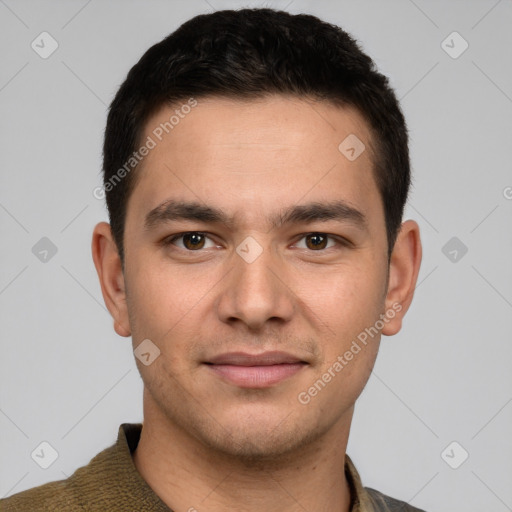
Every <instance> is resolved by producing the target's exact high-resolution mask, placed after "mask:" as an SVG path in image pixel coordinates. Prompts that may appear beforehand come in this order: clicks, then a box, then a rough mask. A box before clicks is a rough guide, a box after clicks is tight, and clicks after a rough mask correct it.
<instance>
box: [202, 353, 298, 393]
mask: <svg viewBox="0 0 512 512" xmlns="http://www.w3.org/2000/svg"><path fill="white" fill-rule="evenodd" d="M204 364H205V365H206V366H207V367H208V368H209V369H210V370H211V371H213V372H214V373H215V374H216V375H217V376H219V377H221V378H222V379H223V380H225V381H227V382H229V383H230V384H234V385H236V386H238V387H243V388H266V387H270V386H273V385H275V384H277V383H279V382H281V381H283V380H285V379H288V378H289V377H292V376H293V375H295V374H296V373H298V372H299V371H300V370H301V369H302V368H304V367H305V366H306V365H307V364H308V363H307V362H306V361H303V360H301V359H300V358H298V357H296V356H294V355H292V354H289V353H287V352H279V351H267V352H261V353H258V354H251V353H248V352H227V353H224V354H220V355H217V356H215V357H212V358H210V359H209V360H208V361H205V363H204Z"/></svg>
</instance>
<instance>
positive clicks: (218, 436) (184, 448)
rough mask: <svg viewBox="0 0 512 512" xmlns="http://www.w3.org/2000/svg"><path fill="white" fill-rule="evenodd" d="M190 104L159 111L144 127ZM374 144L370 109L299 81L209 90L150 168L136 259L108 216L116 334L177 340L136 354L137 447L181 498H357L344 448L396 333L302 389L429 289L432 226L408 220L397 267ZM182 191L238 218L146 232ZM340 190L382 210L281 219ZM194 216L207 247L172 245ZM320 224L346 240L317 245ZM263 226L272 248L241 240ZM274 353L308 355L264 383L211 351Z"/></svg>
mask: <svg viewBox="0 0 512 512" xmlns="http://www.w3.org/2000/svg"><path fill="white" fill-rule="evenodd" d="M175 108H176V107H175V106H173V107H172V108H171V107H164V108H162V109H161V110H160V111H159V112H157V113H156V114H155V115H154V116H153V118H151V119H150V120H149V121H148V123H147V125H146V133H145V135H144V138H143V140H145V138H146V137H147V135H151V132H152V130H153V129H154V127H156V126H158V124H159V123H161V122H165V121H166V120H168V119H169V117H170V116H171V115H172V114H173V112H174V110H175ZM349 134H356V135H357V137H358V138H359V139H360V140H361V141H363V142H364V144H365V146H366V150H365V151H364V152H363V153H362V154H361V155H360V156H359V157H358V158H357V159H356V160H354V161H349V160H348V159H347V158H346V157H345V156H344V155H343V154H342V153H341V152H340V151H339V149H338V146H339V144H340V142H341V141H343V140H344V139H345V137H347V136H348V135H349ZM371 146H372V141H371V136H370V132H369V129H368V126H367V124H366V122H365V121H364V120H363V118H362V117H361V116H360V115H359V114H358V112H356V111H355V110H353V109H349V108H341V107H335V106H333V105H331V104H329V103H326V102H313V101H309V100H307V99H305V98H300V99H299V98H292V97H284V96H272V97H267V98H265V99H262V100H251V101H236V100H232V99H225V98H208V99H201V100H200V101H199V102H198V106H196V107H195V108H194V109H193V110H192V111H191V112H190V113H189V114H187V116H185V117H184V118H183V119H181V120H180V122H179V124H178V125H176V126H175V127H174V129H173V130H172V132H170V133H169V134H168V135H166V136H165V137H164V139H163V140H162V141H161V142H159V143H158V145H157V146H156V147H155V148H154V149H152V150H151V151H150V153H149V155H148V156H147V157H146V158H145V159H144V162H143V165H142V167H141V168H139V169H137V172H140V176H139V177H140V179H139V180H138V182H137V185H136V187H135V189H134V192H133V195H132V196H131V197H130V199H129V203H128V209H127V217H126V227H125V238H124V244H125V245H124V247H125V257H126V259H125V269H124V273H123V271H122V270H121V262H120V260H119V256H118V252H117V250H116V247H115V244H114V241H113V238H112V235H111V231H110V226H109V224H107V223H105V222H101V223H99V224H98V225H97V226H96V227H95V230H94V234H93V240H92V252H93V259H94V263H95V266H96V269H97V272H98V276H99V279H100V283H101V289H102V293H103V297H104V300H105V303H106V305H107V307H108V309H109V311H110V313H111V314H112V317H113V319H114V328H115V331H116V332H117V333H118V334H119V335H120V336H126V337H128V336H132V341H133V348H136V347H137V346H138V345H139V344H140V343H141V342H142V340H144V339H150V340H151V342H152V343H154V344H155V345H156V346H157V347H158V348H159V350H160V356H159V357H157V358H156V359H155V360H154V361H153V362H152V363H151V364H150V365H148V366H146V365H144V364H142V363H141V361H139V359H136V363H137V366H138V369H139V371H140V374H141V377H142V379H143V382H144V426H143V430H142V434H141V439H140V442H139V445H138V447H137V449H136V451H135V453H134V456H133V459H134V463H135V466H136V467H137V469H138V471H139V472H140V473H141V475H142V477H143V478H144V479H145V480H146V481H147V482H148V483H149V485H150V486H151V487H152V488H153V490H154V491H155V492H156V493H157V494H158V495H159V496H160V498H161V499H162V500H163V501H164V502H165V503H166V504H167V505H168V506H169V507H170V508H172V509H173V510H175V511H188V510H194V509H196V510H198V511H201V510H208V511H209V512H216V511H225V510H231V509H234V510H239V511H247V512H249V511H256V510H257V511H260V510H267V511H277V510H279V511H280V512H286V511H291V510H293V511H295V510H342V511H348V510H349V502H350V492H349V488H348V484H347V481H346V479H345V475H344V461H345V450H346V446H347V442H348V436H349V431H350V424H351V420H352V416H353V412H354V404H355V401H356V399H357V398H358V396H359V395H360V393H361V391H362V390H363V388H364V386H365V384H366V382H367V380H368V378H369V376H370V373H371V370H372V368H373V365H374V362H375V358H376V356H377V352H378V348H379V343H380V333H379V335H377V336H375V337H373V338H370V339H369V342H368V344H367V345H366V346H364V347H363V348H362V350H361V351H360V352H358V353H357V355H354V357H353V359H352V360H351V361H349V362H348V363H347V364H346V366H344V367H343V369H342V371H339V372H337V373H335V377H333V378H332V379H331V380H330V382H329V383H328V384H327V385H326V386H325V387H324V388H323V389H321V391H319V392H318V393H317V394H316V396H314V397H312V398H311V400H310V402H309V403H308V404H303V403H300V401H299V400H298V398H297V397H298V395H299V393H300V392H303V391H307V390H308V389H309V388H310V387H311V386H312V385H313V384H314V383H315V382H316V381H317V380H318V379H319V378H321V377H322V375H323V374H324V373H325V372H326V371H328V369H329V367H332V365H333V363H334V362H335V361H336V360H337V358H338V356H340V355H343V354H344V353H345V352H346V351H347V350H349V348H350V346H351V343H352V342H353V340H355V339H357V335H358V334H359V333H361V332H363V331H364V330H365V328H369V327H370V326H374V325H375V323H376V321H377V320H378V319H379V315H381V314H385V313H386V311H388V310H391V309H395V315H394V318H392V319H389V320H388V321H387V322H386V323H385V325H384V326H383V327H382V329H381V333H382V334H384V335H387V336H390V335H393V334H395V333H397V332H398V331H399V330H400V328H401V325H402V319H403V316H404V315H405V313H406V311H407V309H408V307H409V305H410V303H411V300H412V297H413V292H414V288H415V285H416V280H417V276H418V272H419V267H420V262H421V243H420V236H419V228H418V225H417V224H416V222H414V221H412V220H408V221H406V222H404V223H403V224H402V227H401V230H400V233H399V236H398V239H397V242H396V244H395V246H394V249H393V252H392V255H391V259H390V262H389V266H388V257H387V239H386V230H385V219H384V210H383V203H382V198H381V196H380V194H379V191H378V189H377V185H376V182H375V179H374V175H373V172H372V151H371ZM170 198H174V199H180V200H186V201H196V202H199V203H201V204H206V205H209V206H213V207H217V208H220V209H221V210H222V211H224V212H225V213H227V214H228V215H232V216H233V225H231V226H225V225H223V224H218V223H212V222H204V221H200V222H198V221H191V220H177V221H172V222H167V223H162V224H161V225H158V226H155V227H154V229H153V230H145V229H144V218H145V216H146V214H147V213H148V212H149V211H150V210H152V209H153V208H155V207H156V206H158V205H159V204H160V203H162V202H163V201H165V200H167V199H170ZM334 200H343V201H345V202H346V203H347V204H349V205H351V206H352V207H353V208H355V209H357V210H359V211H360V212H361V213H362V214H363V215H364V217H365V219H366V221H365V225H364V226H360V225H359V224H357V223H356V222H354V221H351V220H347V219H345V220H343V219H342V220H334V219H331V220H316V221H313V222H300V223H295V224H283V225H277V226H272V224H270V223H269V220H268V219H269V218H270V217H271V216H272V215H275V214H277V213H279V212H280V211H281V212H282V211H283V210H284V209H286V208H288V207H293V206H296V205H300V204H306V203H309V202H319V203H323V204H325V203H327V202H330V201H334ZM193 231H196V232H197V231H198V232H206V237H207V238H206V239H203V238H201V237H199V241H200V242H201V243H203V242H204V245H203V246H202V248H200V249H196V248H195V247H196V246H195V245H192V250H191V249H190V247H191V245H190V241H189V244H188V245H187V246H185V245H184V243H185V239H184V238H180V239H177V240H175V241H174V242H172V243H171V244H169V245H167V246H165V245H163V244H162V241H164V240H166V239H169V237H170V236H171V235H179V234H180V233H185V232H193ZM311 233H326V234H330V235H331V236H332V238H329V239H328V240H329V242H328V243H327V245H326V246H324V245H321V248H317V246H315V245H314V244H312V243H311V236H309V237H308V234H311ZM248 236H250V237H252V238H253V239H254V240H256V241H257V243H258V244H259V246H260V247H261V250H262V252H261V254H260V255H259V257H258V258H257V259H255V260H254V261H253V262H251V263H248V262H247V261H246V260H244V259H243V258H242V257H241V256H240V255H239V254H238V253H237V252H236V248H237V247H238V246H239V245H240V244H241V242H242V241H243V240H244V239H245V238H246V237H248ZM188 240H189V239H188ZM195 240H197V239H195ZM343 240H347V241H348V243H346V244H345V245H343V244H341V241H343ZM197 245H200V244H197ZM187 247H188V248H187ZM393 305H395V306H394V307H393ZM397 305H399V307H400V308H401V309H400V311H396V309H397ZM267 350H281V351H285V352H289V353H291V354H294V355H295V356H297V357H299V358H300V359H301V360H304V361H305V362H306V363H307V364H305V365H304V366H303V367H302V368H301V369H300V370H299V371H298V372H297V373H296V374H294V375H293V376H291V377H289V378H287V379H285V380H282V381H280V382H278V383H277V384H274V385H271V386H269V387H266V388H259V389H255V388H242V387H239V386H237V385H234V384H232V383H231V382H229V381H226V380H224V379H223V378H221V377H219V376H218V375H217V374H216V373H215V372H213V371H211V368H210V367H209V366H208V365H205V364H203V362H204V361H205V360H208V359H209V358H211V357H213V356H215V355H218V354H221V353H225V352H232V351H244V352H250V353H261V352H264V351H267ZM331 373H332V369H331Z"/></svg>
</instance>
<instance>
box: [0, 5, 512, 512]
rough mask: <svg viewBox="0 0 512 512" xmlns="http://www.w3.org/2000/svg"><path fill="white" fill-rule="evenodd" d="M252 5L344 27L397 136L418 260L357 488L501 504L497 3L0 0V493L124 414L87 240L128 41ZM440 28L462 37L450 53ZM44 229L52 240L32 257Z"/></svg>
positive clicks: (141, 45)
mask: <svg viewBox="0 0 512 512" xmlns="http://www.w3.org/2000/svg"><path fill="white" fill-rule="evenodd" d="M262 5H269V6H272V7H278V8H286V10H289V11H290V12H293V13H299V12H307V13H312V14H315V15H317V16H319V17H321V18H323V19H325V20H327V21H329V22H332V23H335V24H338V25H340V26H341V27H343V28H344V29H346V30H347V31H349V32H350V33H352V34H353V35H354V36H355V37H356V38H357V39H358V40H359V41H360V42H361V44H362V45H363V48H364V49H365V50H366V51H367V52H368V53H369V54H370V55H371V56H372V57H373V58H374V60H375V61H376V63H377V65H378V66H379V68H380V70H381V71H382V72H384V73H385V74H387V75H388V76H389V77H390V79H391V83H392V85H393V86H394V87H395V88H396V91H397V95H398V97H399V98H400V99H401V102H402V106H403V109H404V112H405V115H406V117H407V119H408V125H409V128H410V133H411V157H412V162H413V168H414V175H415V180H414V187H413V190H412V195H411V199H410V203H409V207H408V210H407V217H409V218H414V219H416V220H417V221H418V222H419V224H420V227H421V232H422V238H423V244H424V259H423V264H422V268H421V273H420V278H419V284H418V288H417V290H416V297H415V300H414V302H413V305H412V308H411V310H410V312H409V313H408V315H407V317H406V321H405V325H404V328H403V330H402V332H401V333H400V334H399V335H397V336H395V337H391V338H386V337H384V338H383V342H382V345H381V352H380V355H379V358H378V361H377V364H376V367H375V371H374V372H373V374H372V377H371V378H370V381H369V383H368V386H367V388H366V389H365V391H364V392H363V394H362V396H361V399H360V400H359V402H358V405H357V407H356V414H355V418H354V422H353V428H352V433H351V437H350V442H349V447H348V453H349V455H351V457H352V458H353V460H354V461H355V463H356V465H357V467H358V469H359V471H360V473H361V475H362V477H363V481H364V483H365V485H368V486H371V487H375V488H377V489H379V490H381V491H383V492H385V493H388V494H390V495H394V496H397V497H399V498H401V499H404V500H407V501H410V502H411V503H412V504H414V505H416V506H418V507H421V508H425V509H427V510H428V511H439V512H448V511H449V512H453V511H455V510H458V511H461V510H464V511H466V512H470V511H483V510H485V511H496V512H501V511H507V510H512V486H511V482H512V436H511V435H510V432H511V425H512V421H511V420H512V404H511V401H512V372H511V366H512V363H511V361H512V343H511V341H512V339H511V338H512V336H511V334H510V333H511V327H512V321H511V320H512V265H511V262H512V234H511V233H512V230H511V220H512V164H511V161H512V159H511V157H512V150H511V145H512V122H511V119H512V66H511V62H512V58H511V57H512V29H511V27H512V2H511V1H510V0H501V1H496V0H481V1H480V0H479V1H475V0H473V1H464V2H463V1H450V2H446V1H425V0H423V1H422V0H414V1H412V0H395V1H386V2H382V1H377V0H375V1H370V0H366V1H357V2H356V1H339V2H333V1H325V0H324V1H319V0H315V1H314V2H307V1H302V0H293V1H290V0H286V1H283V2H281V1H278V0H276V1H273V2H267V3H266V4H263V3H262V2H249V3H243V2H233V1H224V0H223V1H221V0H217V1H216V0H208V1H205V0H195V1H191V0H187V1H146V2H142V1H138V2H134V1H131V2H127V1H125V2H121V1H108V2H104V1H103V2H100V1H99V0H92V1H88V2H87V1H65V2H64V1H51V2H49V1H48V2H36V1H30V2H29V1H13V0H0V39H1V40H0V43H1V47H2V65H1V68H0V109H1V110H0V119H1V121H2V122H1V132H0V140H1V141H2V151H1V153H0V159H1V188H0V223H1V229H2V245H1V277H0V311H1V319H0V325H1V326H2V336H1V341H0V343H1V358H0V372H1V395H0V429H1V432H2V435H1V436H0V450H1V456H0V460H1V462H0V464H1V471H0V497H1V496H7V495H11V494H14V493H16V492H19V491H22V490H24V489H27V488H30V487H33V486H35V485H39V484H42V483H45V482H48V481H51V480H57V479H62V478H65V477H66V476H68V475H70V474H71V473H72V472H73V471H74V470H75V469H76V468H78V467H79V466H82V465H84V464H86V463H87V462H88V461H89V460H90V459H91V458H92V457H93V456H94V455H95V454H96V453H98V452H99V451H100V450H102V449H103V448H105V447H106V446H108V445H110V444H112V443H113V442H114V441H115V438H116V436H117V429H118V426H119V424H120V423H122V422H137V421H141V420H142V383H141V379H140V377H139V374H138V372H137V369H136V366H135V362H134V356H133V354H132V351H131V345H130V343H131V341H130V339H129V338H121V337H119V336H117V335H116V334H115V332H114V330H113V328H112V320H111V318H110V315H109V314H108V312H107V310H106V308H105V307H104V304H103V299H102V296H101V291H100V286H99V283H98V278H97V275H96V272H95V269H94V265H93V262H92V258H91V251H90V243H91V234H92V230H93V227H94V225H95V223H96V222H99V221H101V220H107V215H106V209H105V207H104V204H103V202H102V201H99V200H97V199H95V198H94V197H93V194H92V191H93V189H94V188H95V187H97V186H98V185H100V184H101V176H100V169H101V158H100V157H101V144H102V136H103V130H104V126H105V120H106V107H107V105H108V104H109V103H110V101H111V100H112V98H113V95H114V94H115V92H116V90H117V88H118V87H119V85H120V84H121V82H122V81H123V80H124V78H125V76H126V73H127V72H128V70H129V69H130V67H131V66H132V65H133V64H135V62H136V61H137V60H138V59H139V57H140V56H141V55H142V53H143V52H144V51H145V50H146V49H147V48H148V47H149V46H151V45H153V44H154V43H156V42H158V41H160V40H161V39H162V38H163V37H164V36H166V35H167V34H169V33H170V32H172V31H173V30H174V29H175V28H177V27H178V25H179V24H181V23H182V22H184V21H185V20H187V19H188V18H190V17H192V16H193V15H195V14H199V13H206V12H211V11H212V10H213V9H216V10H217V9H222V8H233V7H235V8H236V7H242V6H262ZM43 31H47V32H49V33H50V34H51V36H52V37H53V38H54V39H55V40H56V41H57V42H58V45H59V46H58V49H57V50H56V51H55V52H54V53H53V54H52V55H51V56H49V57H48V58H47V59H43V58H41V57H40V56H39V55H38V54H37V53H36V52H35V51H34V50H33V49H32V48H31V43H32V41H34V40H36V42H37V41H38V40H39V41H40V39H37V38H38V36H39V34H40V33H41V32H43ZM454 31H456V32H458V33H459V34H460V36H461V37H462V38H463V39H464V40H465V41H467V43H468V44H469V47H468V48H467V50H466V51H465V52H464V53H462V54H461V55H458V56H457V58H453V56H454V55H455V54H458V53H459V52H460V51H461V49H463V45H464V42H463V40H462V39H460V38H459V37H458V36H451V37H449V38H448V39H447V40H446V38H447V36H449V35H450V34H451V33H452V32H454ZM445 40H446V42H445V43H444V44H443V43H442V42H443V41H445ZM450 47H451V48H450ZM45 48H49V45H48V41H47V43H46V44H45ZM445 50H447V51H448V52H451V53H452V56H450V55H449V54H448V53H447V51H445ZM43 237H47V238H49V239H50V240H51V242H52V243H53V244H54V245H55V246H56V248H57V252H56V254H54V255H52V253H51V252H50V253H48V254H47V255H46V261H41V260H40V258H41V257H43V256H42V255H41V253H40V252H38V250H41V247H39V246H38V245H36V244H37V243H38V242H39V241H40V239H41V238H43ZM452 237H457V240H455V242H451V243H452V244H455V245H448V247H447V248H445V249H444V252H443V247H445V244H446V243H447V242H448V241H449V240H450V239H452ZM39 243H40V244H43V245H44V244H47V243H48V242H47V241H43V242H39ZM461 244H464V246H465V247H467V249H468V251H467V253H466V254H463V248H464V246H463V245H461ZM34 246H36V249H34V250H33V247H34ZM454 250H455V251H456V253H454V252H453V251H454ZM34 252H35V253H36V254H34ZM455 257H456V259H455V261H453V259H454V258H455ZM42 441H47V442H48V443H50V445H51V446H53V447H54V449H55V450H56V451H57V452H58V458H57V460H55V462H54V463H53V464H52V465H51V466H50V467H49V468H48V469H42V468H41V467H40V466H39V465H38V464H36V462H35V461H34V460H33V459H32V458H31V453H32V452H33V451H34V450H35V449H36V448H38V447H39V445H40V443H41V442H42ZM453 441H456V442H457V443H458V444H457V445H455V447H454V446H453V445H452V446H451V447H450V448H449V449H448V450H445V449H446V448H447V447H448V446H449V445H450V443H452V442H453ZM463 450H465V451H467V452H468V453H469V458H468V459H467V460H466V461H464V462H463V463H462V464H461V465H460V466H459V467H458V468H457V469H453V468H452V467H450V466H449V465H448V463H447V462H450V464H451V465H453V466H456V465H458V464H460V462H461V461H462V460H463V454H464V452H463ZM46 453H49V452H48V450H47V452H46ZM443 453H444V455H443Z"/></svg>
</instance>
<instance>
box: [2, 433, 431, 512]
mask: <svg viewBox="0 0 512 512" xmlns="http://www.w3.org/2000/svg"><path fill="white" fill-rule="evenodd" d="M141 429H142V424H141V423H123V424H122V425H121V426H120V427H119V433H118V438H117V442H116V443H115V444H114V445H112V446H110V447H109V448H106V449H105V450H103V451H102V452H100V453H99V454H98V455H96V456H95V457H94V458H93V459H92V460H91V461H90V462H89V464H87V465H86V466H83V467H81V468H79V469H77V470H76V471H75V472H74V473H73V474H72V475H71V476H70V477H69V478H67V479H66V480H59V481H57V482H49V483H47V484H43V485H40V486H38V487H34V488H32V489H28V490H26V491H22V492H20V493H18V494H14V495H12V496H10V497H8V498H5V499H3V500H0V511H1V512H61V511H65V512H109V511H112V512H114V511H115V512H128V511H130V512H133V511H137V512H139V511H140V512H172V511H171V509H170V508H169V507H167V505H165V503H164V502H163V501H162V500H161V499H160V498H159V497H158V496H157V495H156V494H155V493H154V491H153V490H152V489H151V487H149V485H148V484H147V483H146V482H145V480H144V479H143V478H142V477H141V476H140V474H139V473H138V471H137V469H136V467H135V465H134V463H133V460H132V456H131V454H132V453H133V452H134V450H135V448H136V447H137V443H138V442H139V438H140V432H141ZM345 459H346V463H345V472H346V475H347V479H348V482H349V485H350V488H351V495H352V506H351V512H423V511H421V510H419V509H417V508H414V507H412V506H410V505H408V504H407V503H405V502H402V501H398V500H395V499H393V498H390V497H388V496H385V495H384V494H382V493H380V492H378V491H376V490H375V489H369V488H364V487H363V486H362V484H361V479H360V477H359V474H358V472H357V470H356V468H355V466H354V464H353V463H352V461H351V460H350V457H349V456H348V455H346V456H345ZM192 510H193V508H192Z"/></svg>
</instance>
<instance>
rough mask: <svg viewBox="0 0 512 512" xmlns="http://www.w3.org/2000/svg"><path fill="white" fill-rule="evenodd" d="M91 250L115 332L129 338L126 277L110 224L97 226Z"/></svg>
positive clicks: (102, 223)
mask: <svg viewBox="0 0 512 512" xmlns="http://www.w3.org/2000/svg"><path fill="white" fill-rule="evenodd" d="M91 249H92V257H93V260H94V266H95V267H96V272H97V273H98V278H99V280H100V285H101V293H102V294H103V300H104V301H105V305H106V306H107V308H108V310H109V312H110V314H111V315H112V318H113V319H114V330H115V331H116V332H117V334H119V336H123V337H128V336H130V335H131V329H130V323H129V316H128V308H127V304H126V292H125V283H124V275H123V271H122V268H121V259H120V258H119V253H118V251H117V247H116V244H115V241H114V239H113V237H112V232H111V229H110V224H108V223H107V222H100V223H99V224H97V225H96V226H95V228H94V232H93V235H92V245H91Z"/></svg>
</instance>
